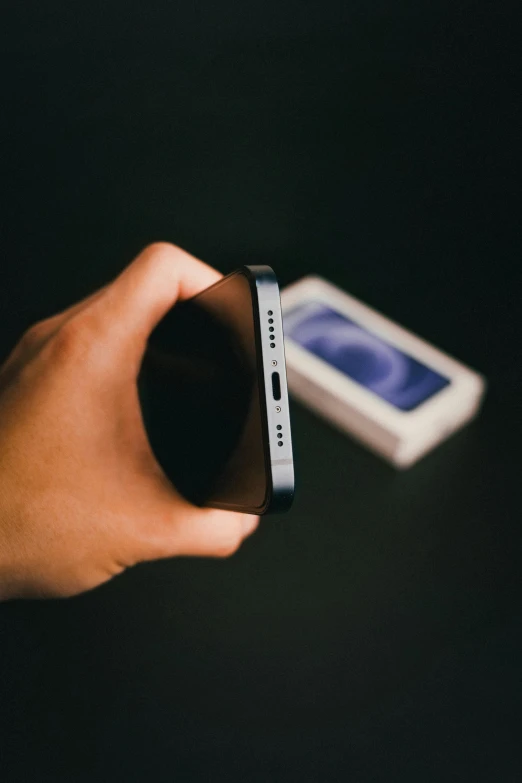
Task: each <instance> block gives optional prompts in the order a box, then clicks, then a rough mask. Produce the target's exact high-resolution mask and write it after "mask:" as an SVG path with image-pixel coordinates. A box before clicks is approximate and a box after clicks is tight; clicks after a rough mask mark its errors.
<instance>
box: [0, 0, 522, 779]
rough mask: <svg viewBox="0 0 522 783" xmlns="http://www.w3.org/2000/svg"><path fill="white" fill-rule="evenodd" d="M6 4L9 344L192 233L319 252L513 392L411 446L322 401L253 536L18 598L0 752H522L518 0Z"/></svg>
mask: <svg viewBox="0 0 522 783" xmlns="http://www.w3.org/2000/svg"><path fill="white" fill-rule="evenodd" d="M2 14H3V23H2V24H1V25H0V28H1V29H0V40H1V52H0V58H1V66H2V70H1V73H2V76H1V80H2V87H3V90H2V94H3V97H2V103H1V109H0V134H1V135H0V138H1V140H2V146H1V161H0V165H1V170H2V178H1V183H2V185H1V199H2V209H1V213H0V352H1V353H2V355H4V354H5V353H6V352H7V350H8V349H9V347H10V346H11V345H12V343H13V341H14V340H15V339H16V336H17V334H18V333H19V332H20V331H21V330H22V329H23V328H24V327H25V326H27V325H28V324H29V323H30V322H31V321H32V320H34V319H35V318H38V317H41V316H43V315H46V314H49V313H51V312H53V311H54V310H56V309H57V308H60V307H63V306H65V305H67V304H68V303H70V302H72V301H74V300H75V299H77V298H79V297H81V296H83V295H85V294H86V293H88V292H89V291H91V290H93V289H94V288H95V287H97V286H99V285H100V284H102V283H104V282H105V281H106V280H108V279H110V278H111V277H112V276H113V275H114V274H116V273H117V272H118V271H119V270H120V269H121V268H122V267H123V266H124V265H125V264H126V263H127V262H128V261H129V260H130V258H131V257H132V256H133V255H134V254H135V253H136V252H138V250H139V249H140V248H141V247H142V246H143V245H144V244H145V243H147V242H149V241H152V240H155V239H166V240H171V241H174V242H176V243H178V244H180V245H182V246H184V247H186V248H187V249H189V250H190V251H191V252H193V253H194V254H196V255H200V256H201V257H203V258H204V259H205V260H208V261H209V262H210V263H212V264H214V265H215V266H217V267H219V268H221V269H222V270H223V271H225V272H227V271H230V270H232V269H234V268H235V267H236V266H237V265H238V264H240V263H249V262H250V263H258V262H261V263H269V264H271V265H273V266H274V268H275V269H276V271H277V272H278V274H279V276H280V280H281V282H282V283H283V284H285V283H287V282H290V281H292V280H294V279H296V278H297V277H299V276H301V275H303V274H305V273H307V272H319V273H321V274H323V275H324V276H326V277H328V278H330V279H331V280H333V281H334V282H335V283H337V284H339V285H341V286H344V287H345V288H347V289H348V290H349V291H351V292H352V293H354V294H355V295H357V296H359V297H361V298H363V299H364V300H366V301H368V302H369V303H370V304H372V305H374V306H376V307H377V308H380V309H382V310H384V312H386V313H387V314H388V315H390V316H392V317H394V318H396V319H397V320H399V321H400V322H402V323H404V324H406V325H407V326H409V327H410V328H412V329H413V330H415V331H417V332H418V333H420V334H421V335H423V336H425V337H427V338H428V339H430V340H432V341H433V342H434V343H435V344H437V345H439V346H440V347H442V348H444V349H446V350H448V351H449V352H451V353H453V354H455V355H456V356H457V357H459V358H461V359H463V360H464V361H466V362H468V363H469V364H471V365H472V366H475V367H476V368H477V369H479V370H481V371H482V372H484V373H485V374H486V375H487V377H488V379H489V381H490V390H489V395H488V401H487V404H486V407H485V409H484V412H483V415H482V416H481V418H480V419H479V420H478V421H477V422H476V423H475V424H473V425H472V426H471V427H470V428H468V429H467V430H466V431H464V432H462V433H460V434H459V435H457V436H456V437H454V438H453V439H452V440H451V441H450V442H448V443H447V444H446V445H444V446H443V447H441V448H440V449H439V450H438V451H436V452H435V453H434V454H432V455H431V456H429V457H428V458H426V459H425V460H424V461H423V462H422V463H421V464H419V465H418V466H417V467H415V468H414V469H412V470H411V471H408V472H406V473H403V474H396V473H395V472H394V471H392V470H391V469H390V468H388V467H387V466H386V465H384V464H382V463H381V462H379V461H378V460H377V459H376V458H374V457H372V456H371V455H369V454H367V453H366V452H365V451H363V450H362V449H360V448H359V447H358V446H356V445H355V444H353V443H352V442H350V441H349V440H348V439H346V438H344V437H343V436H341V435H340V434H338V433H336V432H335V431H333V430H332V429H330V428H329V427H328V426H326V425H325V424H323V423H321V422H320V421H319V420H317V419H315V418H314V417H313V416H312V415H311V414H309V413H307V412H306V411H305V410H303V409H301V408H299V407H297V406H296V407H295V408H294V411H293V413H294V415H293V423H294V439H295V444H296V452H297V463H298V464H297V467H298V482H299V493H298V499H297V501H296V504H295V507H294V509H293V511H292V512H291V513H290V514H289V515H287V516H286V517H281V518H273V519H268V520H266V521H265V522H263V524H262V527H261V530H260V531H259V532H258V533H257V534H256V536H255V537H254V538H253V539H252V540H251V541H249V542H248V543H247V544H246V545H245V546H244V547H243V549H242V550H241V552H240V553H239V554H238V555H237V556H236V557H235V558H233V559H232V560H229V561H225V562H211V561H196V560H194V561H189V560H178V561H170V562H162V563H158V564H149V565H143V566H139V567H137V568H135V569H133V570H132V571H130V572H128V573H126V574H125V575H124V576H122V577H120V578H118V579H117V580H115V581H114V582H113V583H111V584H110V585H107V586H104V587H103V588H100V589H99V590H97V591H94V592H93V593H91V594H88V595H85V596H82V597H79V598H76V599H73V600H69V601H61V602H59V601H52V602H43V603H41V602H40V603H38V602H25V603H23V602H13V603H10V604H6V605H3V606H1V607H0V779H1V780H2V781H3V782H4V783H11V782H12V781H32V782H36V783H38V781H53V783H54V782H58V781H68V783H69V782H71V781H74V782H75V781H82V782H83V781H105V780H107V781H116V780H129V781H145V780H154V781H169V782H170V781H174V780H176V781H183V782H184V781H187V782H189V781H212V782H214V781H222V780H223V781H229V782H231V781H236V780H237V781H264V782H267V781H276V782H277V783H279V781H285V783H286V782H287V781H321V782H322V781H338V780H351V781H355V782H357V783H358V782H359V781H360V782H361V783H362V782H363V781H401V783H402V782H403V781H406V780H412V781H423V783H427V782H428V781H450V780H459V781H462V780H466V781H467V780H473V781H492V780H494V781H518V780H520V777H521V775H522V760H521V758H520V751H519V740H520V733H521V729H522V721H521V719H520V715H519V709H520V707H519V705H520V699H521V697H522V682H521V668H522V634H521V631H520V621H521V619H522V605H521V598H522V590H521V576H520V564H521V533H520V522H521V514H520V510H519V502H518V494H519V493H518V486H519V482H520V478H519V476H520V459H519V446H518V443H519V439H520V436H521V434H522V428H521V426H520V402H519V394H520V383H521V380H522V378H521V368H520V356H519V354H520V351H519V348H518V345H519V340H518V338H519V336H520V331H521V330H520V325H519V324H520V317H519V308H518V301H517V300H518V291H519V288H520V283H521V274H520V251H521V241H520V225H519V215H518V213H517V209H516V207H517V196H519V194H520V189H519V184H518V183H519V175H520V168H519V167H517V166H516V165H515V161H516V160H517V158H518V149H517V148H518V145H519V143H520V138H519V136H520V134H519V127H520V125H519V119H520V112H519V106H518V105H517V99H518V92H517V82H516V78H517V69H516V66H517V64H518V63H517V62H516V60H517V50H518V41H519V32H518V29H517V26H518V25H517V22H518V19H517V18H516V17H515V13H514V12H513V11H512V10H511V9H510V8H509V7H507V6H502V5H500V4H497V5H493V4H486V3H480V2H479V3H477V2H473V3H471V2H467V3H455V2H450V1H449V0H439V1H438V2H431V3H428V2H424V3H422V2H418V0H417V1H416V2H413V0H399V1H398V2H395V3H386V2H383V0H381V2H377V1H375V2H368V1H367V2H359V1H357V0H352V1H351V2H348V3H345V2H343V3H336V2H331V3H322V4H319V3H312V2H303V0H301V1H300V2H298V1H297V0H294V1H293V2H283V3H278V2H275V0H273V2H272V1H271V0H270V1H269V0H265V1H264V2H261V0H255V1H254V0H250V1H249V2H248V1H247V2H244V3H234V2H233V1H232V0H223V1H222V2H211V0H202V2H198V3H193V4H188V3H174V2H166V1H165V2H159V1H158V2H154V3H146V2H144V1H143V0H142V2H139V1H138V0H134V2H130V0H127V2H125V3H124V2H121V1H120V2H118V1H117V0H108V1H107V2H103V3H102V2H96V3H94V2H91V3H89V4H87V3H85V4H81V5H80V4H74V3H66V2H61V3H58V2H51V3H41V4H36V3H28V2H26V3H19V2H15V1H14V0H9V1H8V2H5V0H4V3H3V4H2ZM517 414H518V419H517ZM0 447H1V434H0Z"/></svg>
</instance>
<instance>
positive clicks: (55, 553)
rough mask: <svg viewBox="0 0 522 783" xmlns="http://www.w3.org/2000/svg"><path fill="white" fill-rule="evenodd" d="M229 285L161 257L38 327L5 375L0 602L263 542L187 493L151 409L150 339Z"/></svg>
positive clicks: (193, 263) (173, 255) (139, 262)
mask: <svg viewBox="0 0 522 783" xmlns="http://www.w3.org/2000/svg"><path fill="white" fill-rule="evenodd" d="M220 277H221V275H220V274H219V273H218V272H216V270H214V269H212V268H211V267H209V266H207V265H206V264H204V263H202V262H201V261H198V260H197V259H196V258H194V257H193V256H191V255H189V254H188V253H185V252H184V251H183V250H181V249H180V248H177V247H175V246H173V245H169V244H166V243H156V244H153V245H150V246H149V247H147V248H145V250H144V251H143V252H142V253H140V255H139V256H138V257H137V258H136V259H135V260H134V261H133V263H132V264H131V265H130V266H128V267H127V268H126V269H125V270H124V271H123V272H122V273H121V275H120V276H119V277H118V278H116V280H114V281H113V282H112V283H111V284H110V285H108V286H106V287H105V288H103V289H102V290H101V291H98V292H97V293H95V294H93V295H92V296H91V297H89V298H88V299H86V300H84V301H83V302H80V303H78V304H76V305H74V306H73V307H71V308H70V309H68V310H66V311H65V312H63V313H60V314H58V315H55V316H53V317H52V318H48V319H46V320H45V321H41V322H39V323H37V324H35V325H34V326H33V327H32V328H31V329H29V330H28V332H26V334H25V335H24V336H23V337H22V339H21V340H20V342H19V343H18V345H17V346H16V347H15V348H14V350H13V352H12V354H11V355H10V356H9V358H8V359H7V361H6V362H5V364H4V365H3V366H2V367H1V368H0V433H1V435H0V438H1V449H0V599H8V598H15V597H16V598H21V597H51V596H54V597H57V596H61V597H62V596H63V597H64V596H72V595H75V594H77V593H81V592H83V591H85V590H90V589H91V588H94V587H96V586H98V585H100V584H102V583H103V582H106V581H108V580H109V579H111V578H112V577H114V576H116V575H117V574H119V573H121V572H122V571H123V570H124V569H126V568H129V567H131V566H133V565H135V564H136V563H139V562H142V561H145V560H155V559H157V558H164V557H173V556H177V555H196V556H213V557H226V556H229V555H231V554H233V553H234V552H235V551H236V550H237V549H238V547H239V546H240V545H241V543H242V541H243V540H244V539H245V538H246V537H247V536H248V535H250V533H252V532H253V531H254V530H255V528H256V526H257V524H258V518H257V517H253V516H248V515H244V514H236V513H232V512H228V511H221V510H217V509H201V508H198V507H196V506H193V505H191V504H190V503H188V502H187V501H186V500H185V499H184V498H183V497H181V495H179V494H178V492H177V491H176V490H175V488H174V487H173V486H172V485H171V484H170V482H169V481H168V480H167V478H166V477H165V475H164V474H163V472H162V470H161V468H160V467H159V465H158V463H157V462H156V459H155V458H154V455H153V453H152V451H151V448H150V446H149V443H148V440H147V436H146V433H145V429H144V426H143V422H142V417H141V410H140V405H139V400H138V391H137V385H136V379H137V376H138V372H139V368H140V364H141V360H142V356H143V352H144V350H145V347H146V343H147V339H148V336H149V334H150V332H151V331H152V329H153V328H154V326H155V325H156V324H157V323H158V321H159V320H161V318H162V317H163V315H164V314H165V313H166V312H167V311H168V310H169V309H170V308H171V307H172V305H173V304H175V302H176V301H177V300H178V299H179V300H182V299H186V298H189V297H191V296H193V295H194V294H196V293H198V292H199V291H201V290H202V289H204V288H206V287H207V286H209V285H212V283H215V282H216V280H218V279H219V278H220Z"/></svg>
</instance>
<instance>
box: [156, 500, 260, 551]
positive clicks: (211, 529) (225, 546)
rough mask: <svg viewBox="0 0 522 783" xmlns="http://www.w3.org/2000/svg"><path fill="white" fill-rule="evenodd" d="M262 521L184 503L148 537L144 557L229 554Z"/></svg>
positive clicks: (245, 515) (254, 517)
mask: <svg viewBox="0 0 522 783" xmlns="http://www.w3.org/2000/svg"><path fill="white" fill-rule="evenodd" d="M258 524H259V517H256V516H251V515H250V514H239V513H236V512H232V511H222V510H221V509H214V508H198V507H197V506H192V505H190V504H189V503H184V504H183V506H182V507H181V508H180V507H179V506H178V507H177V508H175V511H174V518H172V513H171V519H170V521H169V519H168V518H164V520H163V522H162V524H161V526H160V528H159V529H158V528H156V530H155V531H154V535H153V536H152V538H151V539H150V541H149V548H148V551H147V552H146V553H145V557H144V559H145V560H156V559H158V558H164V557H175V556H178V555H189V556H190V555H192V556H199V557H229V556H230V555H232V554H234V552H236V551H237V549H239V547H240V546H241V544H242V542H243V541H244V539H245V538H247V537H248V536H249V535H251V533H253V532H254V530H255V529H256V528H257V526H258Z"/></svg>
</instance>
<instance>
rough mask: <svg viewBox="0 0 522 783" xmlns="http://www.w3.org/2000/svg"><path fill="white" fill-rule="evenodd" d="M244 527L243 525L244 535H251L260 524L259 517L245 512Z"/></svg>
mask: <svg viewBox="0 0 522 783" xmlns="http://www.w3.org/2000/svg"><path fill="white" fill-rule="evenodd" d="M241 524H242V527H243V535H244V536H249V535H250V533H253V532H254V530H255V529H256V527H257V526H258V524H259V517H254V516H251V515H250V514H245V516H244V517H243V521H242V523H241Z"/></svg>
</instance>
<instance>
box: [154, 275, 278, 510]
mask: <svg viewBox="0 0 522 783" xmlns="http://www.w3.org/2000/svg"><path fill="white" fill-rule="evenodd" d="M139 385H140V394H141V399H142V408H143V416H144V422H145V427H146V429H147V433H148V436H149V441H150V444H151V446H152V449H153V451H154V453H155V455H156V458H157V460H158V462H159V464H160V465H161V467H162V468H163V470H164V472H165V474H166V475H167V477H168V478H169V479H170V481H171V482H172V484H173V485H174V486H175V487H176V489H178V490H179V491H180V492H181V494H183V495H184V496H185V497H186V498H187V499H189V500H190V501H192V502H194V503H196V504H198V505H207V506H213V507H216V508H224V509H230V510H234V511H240V512H244V513H251V514H266V513H270V512H275V511H285V510H287V509H288V508H289V507H290V505H291V503H292V499H293V494H294V469H293V456H292V440H291V433H290V414H289V407H288V392H287V382H286V366H285V351H284V343H283V324H282V315H281V304H280V299H279V287H278V284H277V279H276V276H275V274H274V272H273V270H272V269H271V268H270V267H269V266H244V267H241V268H240V269H238V270H237V271H235V272H233V273H232V274H230V275H228V276H227V277H224V278H223V279H222V280H220V281H218V282H217V283H215V284H214V285H213V286H211V287H210V288H207V289H205V290H204V291H202V292H201V293H200V294H198V295H197V296H195V297H193V298H192V299H190V300H188V301H185V302H180V303H178V304H176V305H175V306H174V307H173V308H172V310H171V311H170V312H169V313H168V314H167V316H166V317H165V318H164V319H163V320H162V321H161V322H160V324H159V325H158V326H157V328H156V329H155V330H154V332H153V333H152V335H151V337H150V339H149V344H148V347H147V351H146V354H145V358H144V362H143V367H142V371H141V374H140V384H139Z"/></svg>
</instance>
